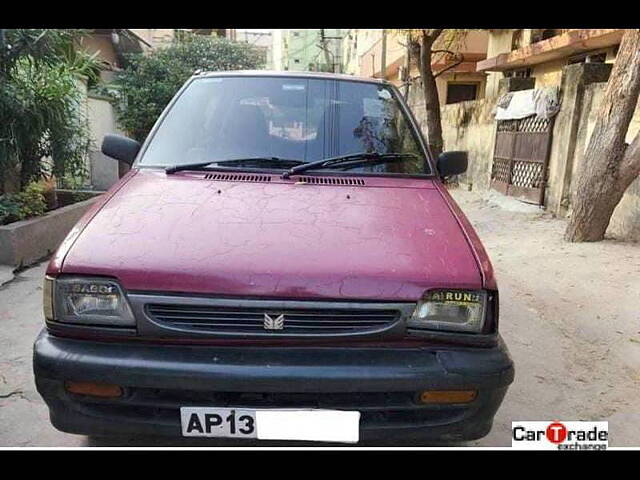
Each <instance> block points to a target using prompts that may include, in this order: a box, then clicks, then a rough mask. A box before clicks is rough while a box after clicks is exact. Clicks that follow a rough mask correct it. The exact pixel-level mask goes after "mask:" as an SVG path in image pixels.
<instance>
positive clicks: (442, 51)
mask: <svg viewBox="0 0 640 480" xmlns="http://www.w3.org/2000/svg"><path fill="white" fill-rule="evenodd" d="M467 32H468V31H467V30H456V29H453V30H443V29H427V30H424V29H420V30H401V31H399V32H398V31H396V33H397V34H400V35H405V36H406V39H407V40H406V48H407V53H406V55H407V58H412V59H413V58H415V59H416V63H417V65H418V71H419V72H420V80H421V83H422V93H423V96H424V103H425V113H426V116H425V120H426V122H425V127H426V130H427V144H428V145H429V148H430V150H431V152H432V153H433V154H434V156H436V157H437V156H438V155H440V153H442V149H443V147H444V142H443V140H442V121H441V117H440V98H439V95H438V88H437V86H436V78H437V77H438V76H440V75H442V74H443V73H444V72H446V71H448V70H451V69H452V68H454V67H456V66H458V65H459V64H460V63H462V61H463V60H464V56H463V55H462V53H460V52H457V51H456V50H457V49H458V48H459V47H460V46H461V44H462V43H463V42H464V39H465V37H466V34H467ZM435 47H438V48H435ZM435 59H444V60H446V61H447V62H448V65H447V66H446V67H444V68H443V69H441V70H439V71H435V72H434V70H433V67H432V65H433V64H434V63H435V62H434V60H435ZM408 66H409V67H410V64H409V65H408Z"/></svg>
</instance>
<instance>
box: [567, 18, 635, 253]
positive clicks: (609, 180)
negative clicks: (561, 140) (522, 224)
mask: <svg viewBox="0 0 640 480" xmlns="http://www.w3.org/2000/svg"><path fill="white" fill-rule="evenodd" d="M639 94H640V30H638V29H633V30H628V31H627V32H626V33H625V34H624V36H623V38H622V42H621V44H620V48H619V50H618V55H617V57H616V61H615V63H614V65H613V69H612V71H611V76H610V77H609V81H608V83H607V87H606V90H605V94H604V98H603V100H602V104H601V105H600V108H599V110H598V114H597V117H596V123H595V126H594V128H593V133H592V134H591V138H590V140H589V144H588V146H587V149H586V152H585V155H584V160H583V164H582V167H581V169H580V171H579V172H578V176H577V188H576V190H575V194H574V197H573V201H572V207H573V212H572V214H571V218H570V220H569V224H568V225H567V229H566V231H565V239H566V240H567V241H570V242H594V241H599V240H602V239H603V238H604V234H605V232H606V230H607V227H608V226H609V221H610V220H611V215H613V211H614V210H615V208H616V205H618V203H619V202H620V200H621V199H622V196H623V195H624V192H625V190H626V189H627V188H628V187H629V185H630V184H631V182H633V180H634V179H635V178H637V177H638V175H639V174H640V133H638V134H636V136H635V138H634V140H633V141H632V142H631V144H630V145H628V144H626V143H625V137H626V134H627V130H628V129H629V123H630V122H631V118H632V117H633V113H634V110H635V108H636V105H637V104H638V95H639Z"/></svg>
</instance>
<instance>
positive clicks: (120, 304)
mask: <svg viewBox="0 0 640 480" xmlns="http://www.w3.org/2000/svg"><path fill="white" fill-rule="evenodd" d="M51 291H52V292H53V302H51V299H50V298H49V299H48V298H47V297H50V292H51ZM44 301H45V304H44V310H45V317H46V318H47V319H49V320H51V319H54V320H55V321H57V322H62V323H74V324H82V325H107V326H112V327H132V326H134V325H135V319H134V317H133V313H131V308H130V307H129V303H128V302H127V299H126V297H125V296H124V293H123V292H122V289H121V288H120V285H118V283H117V282H116V281H115V280H108V279H101V278H81V277H68V278H65V277H62V278H57V279H50V278H46V279H45V287H44ZM47 304H49V305H53V309H52V310H53V311H48V310H50V309H48V307H47Z"/></svg>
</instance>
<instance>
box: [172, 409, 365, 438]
mask: <svg viewBox="0 0 640 480" xmlns="http://www.w3.org/2000/svg"><path fill="white" fill-rule="evenodd" d="M180 419H181V423H182V435H183V436H185V437H226V438H254V439H258V440H302V441H319V442H345V443H357V442H358V440H359V432H360V412H354V411H344V410H313V409H307V410H300V409H295V410H294V409H265V410H251V409H244V408H215V407H182V408H181V409H180Z"/></svg>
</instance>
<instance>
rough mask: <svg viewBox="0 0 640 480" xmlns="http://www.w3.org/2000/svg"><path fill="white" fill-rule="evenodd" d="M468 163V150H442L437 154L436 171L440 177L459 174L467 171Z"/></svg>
mask: <svg viewBox="0 0 640 480" xmlns="http://www.w3.org/2000/svg"><path fill="white" fill-rule="evenodd" d="M468 165H469V156H468V152H462V151H450V152H442V153H441V154H440V155H439V156H438V164H437V167H438V173H439V174H440V176H441V177H443V178H444V177H448V176H450V175H460V174H461V173H464V172H466V171H467V166H468Z"/></svg>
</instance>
